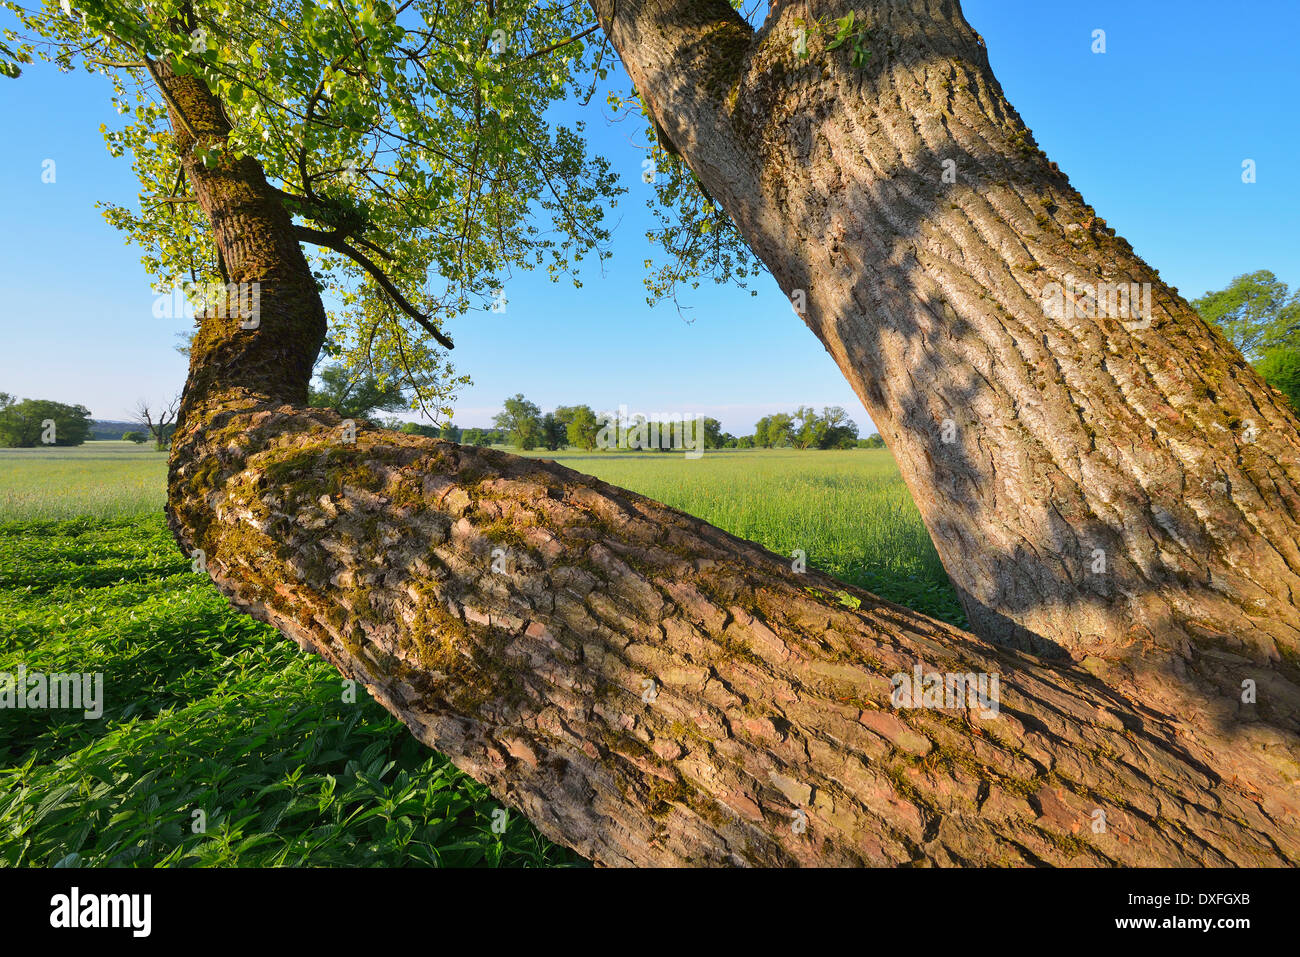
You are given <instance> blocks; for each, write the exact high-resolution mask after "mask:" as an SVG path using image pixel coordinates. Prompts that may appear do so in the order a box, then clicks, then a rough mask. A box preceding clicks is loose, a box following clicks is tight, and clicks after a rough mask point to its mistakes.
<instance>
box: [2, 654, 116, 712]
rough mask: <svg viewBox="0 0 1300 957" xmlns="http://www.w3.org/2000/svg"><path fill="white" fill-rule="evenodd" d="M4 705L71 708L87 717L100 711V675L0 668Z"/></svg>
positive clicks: (102, 706) (102, 684) (101, 676)
mask: <svg viewBox="0 0 1300 957" xmlns="http://www.w3.org/2000/svg"><path fill="white" fill-rule="evenodd" d="M5 708H13V709H19V708H29V709H33V710H37V709H46V708H49V709H71V710H73V711H81V712H82V713H83V714H84V715H85V716H86V719H87V720H88V721H94V720H95V719H96V718H99V717H102V716H103V714H104V676H103V674H102V673H100V672H95V673H94V674H62V673H59V674H45V673H44V672H40V671H28V670H27V666H26V665H19V666H18V672H17V674H15V673H13V672H9V671H0V710H3V709H5Z"/></svg>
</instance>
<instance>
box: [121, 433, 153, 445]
mask: <svg viewBox="0 0 1300 957" xmlns="http://www.w3.org/2000/svg"><path fill="white" fill-rule="evenodd" d="M122 441H123V442H134V443H135V444H136V445H144V443H146V442H148V441H149V436H147V435H146V434H145V433H143V432H123V433H122Z"/></svg>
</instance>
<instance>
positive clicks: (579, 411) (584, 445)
mask: <svg viewBox="0 0 1300 957" xmlns="http://www.w3.org/2000/svg"><path fill="white" fill-rule="evenodd" d="M555 413H556V415H559V414H561V413H563V414H564V415H565V416H566V418H567V419H568V425H567V427H566V429H565V432H566V434H567V436H568V440H569V444H570V445H572V446H573V447H574V448H579V449H584V450H586V451H588V452H590V451H591V450H592V449H594V448H595V447H596V436H597V435H599V434H600V421H599V420H598V419H597V418H596V412H595V410H594V409H592V408H591V406H589V405H570V406H560V408H558V409H556V410H555Z"/></svg>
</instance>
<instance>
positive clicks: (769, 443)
mask: <svg viewBox="0 0 1300 957" xmlns="http://www.w3.org/2000/svg"><path fill="white" fill-rule="evenodd" d="M793 440H794V421H793V420H792V419H791V418H790V416H789V415H787V414H786V413H784V412H777V413H774V414H773V415H765V416H763V418H761V419H759V420H758V422H757V424H755V426H754V445H756V446H758V447H759V448H764V449H771V448H780V447H781V446H783V445H790V444H791V443H792V442H793Z"/></svg>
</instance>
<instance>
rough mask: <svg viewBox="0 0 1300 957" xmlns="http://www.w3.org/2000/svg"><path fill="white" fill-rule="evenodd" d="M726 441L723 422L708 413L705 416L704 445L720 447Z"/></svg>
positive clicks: (711, 447)
mask: <svg viewBox="0 0 1300 957" xmlns="http://www.w3.org/2000/svg"><path fill="white" fill-rule="evenodd" d="M725 441H726V440H725V439H724V438H723V435H722V423H721V422H719V421H718V420H717V419H714V418H710V417H709V416H707V415H706V416H705V417H704V447H705V448H706V449H720V448H722V446H723V443H724V442H725Z"/></svg>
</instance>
